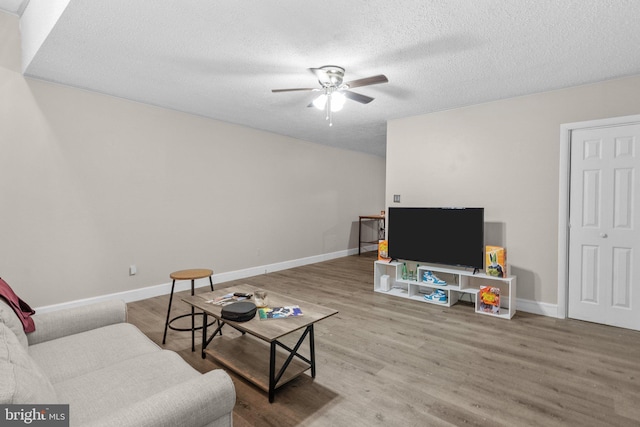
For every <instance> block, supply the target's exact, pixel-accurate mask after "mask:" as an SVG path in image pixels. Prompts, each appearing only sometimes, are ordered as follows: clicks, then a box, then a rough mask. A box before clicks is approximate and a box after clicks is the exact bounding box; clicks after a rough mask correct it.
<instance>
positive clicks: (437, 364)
mask: <svg viewBox="0 0 640 427" xmlns="http://www.w3.org/2000/svg"><path fill="white" fill-rule="evenodd" d="M373 261H374V257H373V255H372V254H371V253H369V254H363V255H362V256H357V255H356V256H350V257H345V258H340V259H336V260H331V261H327V262H323V263H318V264H313V265H308V266H304V267H299V268H294V269H290V270H285V271H281V272H275V273H269V274H265V275H261V276H256V277H252V278H249V279H243V280H240V281H235V282H227V283H222V284H218V285H215V286H216V289H220V288H223V287H226V286H231V285H234V284H239V283H248V284H251V285H254V286H259V287H262V288H264V289H267V290H272V291H275V292H279V293H284V294H289V295H291V296H294V297H296V298H299V299H302V300H307V301H310V302H315V303H318V304H321V305H326V306H328V307H332V308H335V309H337V310H338V311H339V313H338V314H337V315H335V316H332V317H330V318H328V319H325V320H323V321H321V322H319V323H317V324H316V326H315V344H316V358H317V375H316V378H315V379H312V378H311V376H310V375H307V374H303V376H301V377H299V378H297V379H295V380H293V381H292V382H290V383H289V384H286V385H284V386H283V387H282V388H280V389H279V390H278V391H277V392H276V395H275V401H274V403H272V404H269V402H268V399H267V395H266V393H264V392H262V391H260V390H259V389H258V388H257V387H255V386H253V385H251V384H250V383H248V382H246V381H245V380H243V379H242V378H241V377H239V376H237V375H235V374H234V373H232V372H230V375H231V377H232V378H233V381H234V384H235V387H236V393H237V400H236V406H235V409H234V426H236V427H244V426H258V425H259V426H279V427H285V426H453V425H455V426H607V425H610V426H639V425H640V332H636V331H629V330H625V329H619V328H614V327H609V326H604V325H598V324H592V323H587V322H581V321H577V320H560V319H555V318H550V317H544V316H537V315H533V314H528V313H524V312H517V313H516V315H515V316H514V318H513V319H512V320H510V321H509V320H503V319H496V318H491V317H489V316H483V315H477V314H474V312H473V307H472V306H471V305H470V304H468V303H458V304H456V305H455V306H453V307H451V308H446V307H441V306H437V305H432V304H426V303H421V302H418V301H410V300H405V299H400V298H396V297H391V296H388V295H384V294H382V293H375V292H373ZM207 289H208V287H204V288H200V289H198V290H196V292H198V291H200V292H206V291H207ZM176 295H177V297H174V302H173V311H172V317H173V315H175V314H180V313H187V312H188V311H189V306H187V305H186V304H185V303H184V302H182V301H181V300H180V297H182V296H185V295H186V292H182V293H180V294H176ZM168 302H169V296H168V295H167V296H161V297H156V298H151V299H147V300H143V301H137V302H133V303H130V304H128V309H129V310H128V313H129V321H130V322H131V323H133V324H135V325H136V326H138V327H139V328H140V329H141V330H142V331H143V332H144V333H145V334H146V335H147V336H149V337H150V338H151V339H152V340H153V341H155V342H156V343H158V344H159V345H162V333H163V328H164V320H165V316H166V310H167V304H168ZM182 320H185V322H187V323H190V321H189V320H188V318H187V319H182ZM197 321H198V322H200V320H199V319H197ZM278 321H280V320H278ZM282 321H286V320H282ZM185 326H186V323H185ZM234 333H236V334H237V332H235V331H233V330H231V329H228V330H226V331H225V335H228V336H233V334H234ZM199 340H200V333H199V332H197V335H196V352H194V353H192V352H191V334H190V333H189V332H176V331H172V330H169V333H168V336H167V344H166V346H164V347H165V348H167V349H171V350H174V351H176V352H178V353H179V354H180V355H181V356H182V357H183V358H184V359H185V360H186V361H187V362H188V363H190V364H191V365H192V366H194V367H195V368H196V369H198V370H200V371H201V372H206V371H209V370H212V369H220V368H221V366H219V365H217V364H216V363H215V362H213V361H211V360H209V359H206V360H203V359H202V358H201V357H200V351H199V349H200V342H199ZM295 340H297V336H296V337H295V339H292V340H291V343H292V344H293V343H295ZM210 345H215V340H214V341H213V342H212V343H211V344H210ZM303 347H306V348H305V351H308V350H307V349H308V346H307V345H306V344H305V345H303Z"/></svg>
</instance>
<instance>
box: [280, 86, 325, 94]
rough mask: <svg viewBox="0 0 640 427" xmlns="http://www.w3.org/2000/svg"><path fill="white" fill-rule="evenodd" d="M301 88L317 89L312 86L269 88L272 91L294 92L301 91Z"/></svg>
mask: <svg viewBox="0 0 640 427" xmlns="http://www.w3.org/2000/svg"><path fill="white" fill-rule="evenodd" d="M301 90H318V89H316V88H313V87H298V88H293V89H271V92H273V93H277V92H295V91H301Z"/></svg>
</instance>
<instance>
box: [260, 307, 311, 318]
mask: <svg viewBox="0 0 640 427" xmlns="http://www.w3.org/2000/svg"><path fill="white" fill-rule="evenodd" d="M299 316H302V310H301V309H300V307H299V306H297V305H287V306H284V307H261V308H259V309H258V317H260V320H264V319H286V318H287V317H299Z"/></svg>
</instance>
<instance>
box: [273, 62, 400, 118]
mask: <svg viewBox="0 0 640 427" xmlns="http://www.w3.org/2000/svg"><path fill="white" fill-rule="evenodd" d="M309 71H311V72H312V73H313V74H315V76H316V77H317V78H318V82H319V83H320V86H321V88H320V89H317V88H292V89H272V92H274V93H276V92H293V91H322V94H321V95H319V96H318V97H316V98H315V99H314V100H313V101H312V102H311V103H310V104H309V105H308V107H312V106H313V107H316V108H317V109H319V110H324V111H325V119H326V120H328V121H329V126H333V118H332V113H334V112H337V111H340V110H342V108H343V106H344V103H345V100H346V99H347V98H349V99H351V100H353V101H356V102H359V103H361V104H368V103H370V102H371V101H373V98H371V97H370V96H366V95H362V94H359V93H356V92H352V91H351V90H350V89H352V88H354V87H361V86H369V85H374V84H378V83H387V82H388V81H389V80H388V79H387V77H386V76H385V75H383V74H379V75H377V76H371V77H365V78H363V79H358V80H353V81H350V82H346V83H344V68H342V67H338V66H337V65H324V66H322V67H320V68H309Z"/></svg>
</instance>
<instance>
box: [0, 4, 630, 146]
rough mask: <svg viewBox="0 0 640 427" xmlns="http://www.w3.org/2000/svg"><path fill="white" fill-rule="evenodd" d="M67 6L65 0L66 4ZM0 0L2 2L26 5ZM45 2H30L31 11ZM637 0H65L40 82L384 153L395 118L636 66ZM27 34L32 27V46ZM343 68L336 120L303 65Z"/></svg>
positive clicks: (36, 71)
mask: <svg viewBox="0 0 640 427" xmlns="http://www.w3.org/2000/svg"><path fill="white" fill-rule="evenodd" d="M57 1H58V3H60V0H57ZM21 3H22V2H20V1H12V0H0V7H1V6H5V5H7V4H8V5H11V4H14V5H15V4H21ZM43 3H45V2H44V1H36V0H31V2H30V3H29V5H28V6H27V10H26V12H25V14H24V15H23V19H24V18H25V17H26V16H27V15H28V14H29V12H30V9H31V8H38V7H42V4H43ZM639 17H640V1H637V0H628V1H625V0H540V1H498V0H453V1H446V2H443V1H440V0H403V1H389V0H362V1H348V2H345V1H334V0H325V1H322V2H309V1H300V0H280V1H264V0H245V1H215V0H189V1H168V0H109V1H104V0H70V1H68V5H67V6H66V9H65V10H64V12H63V13H62V15H61V16H60V18H59V19H58V21H57V23H55V25H54V26H53V29H52V30H51V32H50V33H49V35H48V36H47V37H46V39H44V42H43V43H42V45H41V46H40V47H39V49H38V50H37V52H36V53H35V55H34V57H33V60H32V61H31V62H30V63H28V64H24V65H23V66H24V67H25V70H24V71H25V74H26V75H28V76H31V77H35V78H39V79H43V80H48V81H53V82H57V83H62V84H65V85H70V86H76V87H80V88H84V89H88V90H92V91H97V92H102V93H107V94H111V95H115V96H118V97H123V98H128V99H132V100H136V101H140V102H144V103H148V104H153V105H158V106H162V107H168V108H172V109H176V110H180V111H185V112H188V113H194V114H198V115H202V116H206V117H211V118H214V119H218V120H223V121H227V122H232V123H237V124H241V125H245V126H249V127H253V128H257V129H263V130H267V131H271V132H275V133H279V134H283V135H288V136H292V137H295V138H299V139H303V140H307V141H312V142H318V143H322V144H328V145H332V146H338V147H343V148H347V149H353V150H358V151H363V152H367V153H372V154H376V155H380V156H384V155H385V146H386V122H387V120H389V119H395V118H401V117H408V116H413V115H417V114H423V113H429V112H433V111H439V110H444V109H450V108H455V107H460V106H465V105H471V104H477V103H482V102H487V101H492V100H496V99H502V98H508V97H513V96H518V95H524V94H529V93H535V92H542V91H547V90H553V89H558V88H563V87H568V86H574V85H580V84H585V83H591V82H596V81H601V80H606V79H611V78H617V77H622V76H627V75H633V74H640V55H638V46H640V25H638V18H639ZM29 36H30V35H29V34H27V33H25V32H24V31H23V34H22V37H23V46H24V45H25V43H28V42H29V40H26V41H25V40H24V39H25V37H29ZM327 64H332V65H339V66H342V67H344V68H346V75H345V80H354V79H359V78H363V77H368V76H371V75H375V74H385V75H386V76H387V77H388V78H389V83H387V84H382V85H376V86H368V87H362V88H358V89H356V90H354V91H355V92H359V93H362V94H364V95H368V96H371V97H374V98H375V100H374V101H373V102H371V103H370V104H367V105H362V104H359V103H356V102H353V101H350V100H347V103H346V104H345V107H344V109H343V110H342V111H341V112H339V113H336V114H335V116H334V119H333V122H334V124H333V127H329V126H328V124H327V122H326V121H325V120H324V113H323V112H321V111H318V110H316V109H314V108H307V107H306V106H307V104H309V102H310V101H311V100H312V99H313V97H314V95H315V93H311V92H286V93H272V92H271V89H274V88H288V87H310V86H316V85H318V82H317V80H316V78H315V77H314V75H313V74H311V73H310V72H309V71H308V70H307V68H309V67H320V66H322V65H327Z"/></svg>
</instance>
